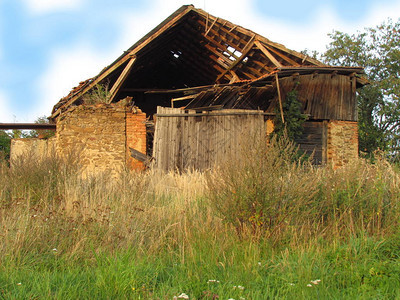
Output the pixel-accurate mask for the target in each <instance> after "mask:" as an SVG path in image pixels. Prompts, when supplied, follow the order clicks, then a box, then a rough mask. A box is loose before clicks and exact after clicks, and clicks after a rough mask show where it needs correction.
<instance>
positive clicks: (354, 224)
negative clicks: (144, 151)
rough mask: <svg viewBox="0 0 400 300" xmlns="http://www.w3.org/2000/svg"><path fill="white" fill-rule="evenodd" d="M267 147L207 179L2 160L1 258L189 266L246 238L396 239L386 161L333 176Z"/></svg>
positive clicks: (397, 190) (392, 183) (290, 152)
mask: <svg viewBox="0 0 400 300" xmlns="http://www.w3.org/2000/svg"><path fill="white" fill-rule="evenodd" d="M263 147H264V146H258V147H254V149H252V150H251V149H248V150H247V151H246V153H245V154H243V155H242V156H241V157H240V159H239V160H235V161H231V163H229V164H226V165H223V166H221V167H220V168H218V169H215V170H212V171H209V172H208V173H207V174H203V173H198V172H188V173H184V174H175V173H168V174H164V173H161V172H156V171H149V172H146V173H135V172H125V173H123V174H121V176H120V177H119V178H117V179H116V178H110V177H108V176H107V175H106V174H103V175H98V176H96V177H93V178H86V179H84V178H82V177H81V176H79V172H78V168H75V167H74V166H73V163H68V164H65V163H64V162H61V161H59V160H58V159H57V158H56V157H52V158H50V159H48V160H42V161H40V162H39V161H32V160H29V159H25V160H24V159H21V160H20V161H19V162H18V164H14V165H13V167H12V168H9V167H8V166H7V165H6V164H5V163H4V162H3V163H2V164H1V166H0V176H1V177H0V178H1V180H0V226H1V228H2V233H1V235H0V257H3V258H4V257H9V258H10V257H11V258H15V259H18V258H20V257H26V256H28V255H32V253H37V254H43V253H50V252H51V253H53V252H54V254H56V255H62V256H63V257H65V258H68V259H73V260H81V259H84V260H87V261H90V260H95V258H96V257H97V256H98V255H99V254H101V253H114V252H117V251H120V250H121V249H134V250H135V251H137V252H138V253H142V254H143V255H150V254H156V253H163V252H168V253H175V254H176V256H177V257H179V259H186V258H187V257H188V255H189V256H190V255H193V256H195V255H198V251H197V250H198V249H199V248H202V247H204V248H206V247H211V246H210V245H218V251H219V253H223V252H224V251H225V250H227V249H230V248H231V247H232V245H236V244H237V243H240V242H241V241H242V240H243V239H248V238H250V240H252V241H253V242H254V243H256V242H257V241H258V240H261V239H262V240H266V241H268V242H271V243H272V244H274V245H276V246H288V245H290V246H292V247H297V246H299V245H304V244H305V243H306V244H307V243H312V242H313V241H316V240H319V239H324V240H328V241H332V240H337V239H345V238H346V237H349V236H353V237H354V236H360V235H371V236H388V235H390V234H392V233H394V232H396V230H397V228H398V222H399V216H400V213H399V195H400V187H399V186H400V176H399V173H398V172H397V171H395V170H394V169H393V167H392V166H391V165H390V164H389V163H387V162H386V161H385V160H377V161H376V162H375V163H374V164H370V163H367V162H366V161H364V160H357V161H355V162H353V163H351V164H349V165H347V166H346V167H343V168H341V169H338V170H336V171H335V170H332V169H329V168H316V167H313V166H312V165H311V164H309V163H308V162H307V160H304V159H303V161H302V162H299V160H298V156H297V154H296V151H295V146H294V145H293V144H291V143H289V142H287V141H284V140H280V141H273V142H271V143H270V144H268V145H266V146H265V147H267V148H263ZM53 249H56V250H53ZM196 253H197V254H196Z"/></svg>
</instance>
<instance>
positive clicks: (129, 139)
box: [126, 109, 146, 170]
mask: <svg viewBox="0 0 400 300" xmlns="http://www.w3.org/2000/svg"><path fill="white" fill-rule="evenodd" d="M126 146H127V151H126V164H127V167H128V169H130V170H143V169H144V164H143V163H142V162H140V161H138V160H136V159H134V158H133V157H131V155H130V151H129V148H133V149H135V150H137V151H139V152H141V153H143V154H146V114H145V113H143V112H142V111H141V110H140V109H134V110H133V111H132V112H128V113H127V114H126Z"/></svg>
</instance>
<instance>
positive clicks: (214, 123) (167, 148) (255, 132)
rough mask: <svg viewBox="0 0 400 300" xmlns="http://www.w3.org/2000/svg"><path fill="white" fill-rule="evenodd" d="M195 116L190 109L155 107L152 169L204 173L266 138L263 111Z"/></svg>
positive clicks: (221, 112) (224, 111)
mask: <svg viewBox="0 0 400 300" xmlns="http://www.w3.org/2000/svg"><path fill="white" fill-rule="evenodd" d="M180 114H181V115H182V116H179V115H180ZM190 115H193V116H190ZM195 115H196V113H195V111H191V110H189V111H188V110H187V111H184V110H181V109H176V108H166V107H158V108H157V115H156V127H155V136H154V149H153V157H154V158H155V161H154V167H155V168H157V169H161V170H165V171H169V170H186V169H197V170H205V169H208V168H212V167H213V166H214V165H215V164H218V163H222V162H224V161H226V160H227V159H232V158H233V157H237V155H238V154H239V153H240V152H241V151H243V149H245V147H249V142H251V141H254V140H255V139H257V138H265V122H264V115H263V112H262V111H255V110H220V111H214V112H210V113H208V114H207V115H205V114H200V116H195Z"/></svg>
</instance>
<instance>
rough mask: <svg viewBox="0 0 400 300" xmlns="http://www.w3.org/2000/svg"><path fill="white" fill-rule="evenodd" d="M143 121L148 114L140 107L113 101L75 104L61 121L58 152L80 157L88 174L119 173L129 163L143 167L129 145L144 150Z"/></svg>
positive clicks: (58, 134) (63, 154)
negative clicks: (108, 102) (133, 155)
mask: <svg viewBox="0 0 400 300" xmlns="http://www.w3.org/2000/svg"><path fill="white" fill-rule="evenodd" d="M136 119H137V120H136ZM143 121H145V114H143V113H142V112H141V111H140V110H133V111H132V110H131V108H128V107H120V106H118V105H113V104H97V105H90V106H88V105H80V106H76V107H72V108H70V109H69V110H68V111H66V112H64V113H63V114H62V115H60V117H59V118H58V120H57V133H56V138H57V152H58V153H59V154H60V155H61V156H62V157H67V156H69V155H73V156H74V155H75V156H77V157H76V158H77V160H78V161H79V162H80V165H81V166H82V167H83V173H86V174H96V173H105V174H111V175H116V174H118V173H119V172H121V171H122V170H123V169H124V168H125V167H126V166H127V164H128V167H131V168H143V165H142V164H141V163H140V162H137V161H135V160H134V159H131V158H130V157H129V154H128V153H129V147H132V148H135V149H136V150H138V151H141V152H144V151H143V149H142V145H144V146H143V147H144V149H145V147H146V135H145V131H146V127H145V124H144V122H143ZM142 128H143V129H142ZM136 130H137V131H138V132H139V133H138V136H136V132H135V131H136ZM142 130H144V135H143V134H142ZM127 133H128V134H129V137H127ZM143 136H144V138H143Z"/></svg>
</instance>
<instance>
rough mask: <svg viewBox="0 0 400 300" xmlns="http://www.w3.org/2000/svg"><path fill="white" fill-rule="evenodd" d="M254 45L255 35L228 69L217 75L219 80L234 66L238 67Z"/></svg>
mask: <svg viewBox="0 0 400 300" xmlns="http://www.w3.org/2000/svg"><path fill="white" fill-rule="evenodd" d="M253 45H254V36H253V37H252V38H251V39H250V40H249V41H248V43H247V45H246V46H245V47H244V49H243V50H242V51H241V52H242V55H241V56H240V57H239V59H237V60H236V61H234V62H233V63H232V64H231V65H230V66H229V68H228V69H226V70H225V71H224V72H222V73H221V74H220V75H218V77H217V82H218V81H219V80H220V79H221V78H222V77H224V76H225V74H226V73H228V72H229V71H230V70H232V69H233V68H234V67H236V66H237V65H238V64H239V63H240V62H241V61H243V59H244V58H245V57H246V56H247V54H248V53H249V52H250V50H251V49H252V48H253Z"/></svg>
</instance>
